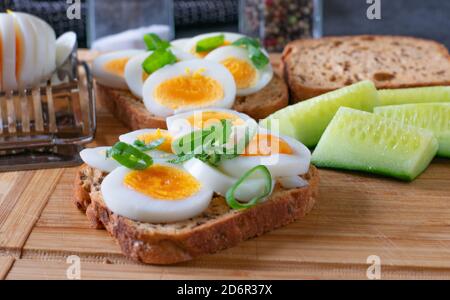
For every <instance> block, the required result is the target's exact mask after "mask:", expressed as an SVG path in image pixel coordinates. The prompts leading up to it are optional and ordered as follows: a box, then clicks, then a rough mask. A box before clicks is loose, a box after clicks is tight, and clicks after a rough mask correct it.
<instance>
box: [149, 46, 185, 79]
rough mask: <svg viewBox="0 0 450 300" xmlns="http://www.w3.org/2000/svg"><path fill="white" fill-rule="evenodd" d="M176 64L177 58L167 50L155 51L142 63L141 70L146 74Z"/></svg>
mask: <svg viewBox="0 0 450 300" xmlns="http://www.w3.org/2000/svg"><path fill="white" fill-rule="evenodd" d="M176 62H177V58H176V57H175V55H174V54H173V53H172V51H170V50H169V49H163V48H160V49H156V50H155V51H153V53H152V54H150V56H149V57H147V58H146V59H145V60H144V62H143V63H142V68H143V69H144V71H145V72H146V73H147V74H152V73H153V72H155V71H157V70H159V69H161V68H162V67H164V66H166V65H171V64H174V63H176Z"/></svg>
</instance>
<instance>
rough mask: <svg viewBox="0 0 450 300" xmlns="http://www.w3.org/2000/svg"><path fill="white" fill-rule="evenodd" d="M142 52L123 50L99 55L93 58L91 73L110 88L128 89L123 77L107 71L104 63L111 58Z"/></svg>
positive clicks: (131, 55)
mask: <svg viewBox="0 0 450 300" xmlns="http://www.w3.org/2000/svg"><path fill="white" fill-rule="evenodd" d="M142 53H144V51H142V50H124V51H115V52H110V53H107V54H103V55H100V56H99V57H97V58H96V59H95V60H94V62H93V64H92V74H93V75H94V78H95V79H96V80H97V82H99V83H100V84H103V85H105V86H108V87H112V88H118V89H128V85H127V83H126V82H125V78H124V77H122V76H119V75H116V74H113V73H110V72H108V71H107V70H105V68H104V65H105V64H106V63H107V62H108V61H111V60H115V59H120V58H131V57H134V56H136V55H139V54H142ZM124 75H125V74H124Z"/></svg>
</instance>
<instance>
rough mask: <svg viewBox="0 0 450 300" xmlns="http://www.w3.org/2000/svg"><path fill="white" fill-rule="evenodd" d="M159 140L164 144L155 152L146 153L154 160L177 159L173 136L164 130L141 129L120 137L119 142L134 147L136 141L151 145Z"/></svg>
mask: <svg viewBox="0 0 450 300" xmlns="http://www.w3.org/2000/svg"><path fill="white" fill-rule="evenodd" d="M159 139H164V142H163V143H162V144H161V145H160V146H159V147H157V148H156V149H154V150H151V151H148V152H146V153H147V154H149V155H150V156H151V157H152V158H153V160H155V161H157V160H170V159H173V158H175V155H174V154H173V152H172V135H171V134H170V133H169V132H168V131H167V130H164V129H139V130H135V131H132V132H129V133H126V134H122V135H121V136H119V141H121V142H124V143H127V144H130V145H133V144H134V142H135V141H136V140H139V141H142V142H144V144H150V143H152V142H154V141H157V140H159Z"/></svg>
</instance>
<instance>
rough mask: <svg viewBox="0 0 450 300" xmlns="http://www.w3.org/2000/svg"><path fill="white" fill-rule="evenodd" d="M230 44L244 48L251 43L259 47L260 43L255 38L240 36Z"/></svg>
mask: <svg viewBox="0 0 450 300" xmlns="http://www.w3.org/2000/svg"><path fill="white" fill-rule="evenodd" d="M232 45H233V46H238V47H244V48H247V47H248V46H249V45H252V46H253V47H256V48H261V44H260V43H259V41H258V40H257V39H252V38H249V37H242V38H240V39H238V40H237V41H235V42H233V43H232Z"/></svg>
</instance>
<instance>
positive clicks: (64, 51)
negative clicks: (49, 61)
mask: <svg viewBox="0 0 450 300" xmlns="http://www.w3.org/2000/svg"><path fill="white" fill-rule="evenodd" d="M76 43H77V34H76V33H75V32H73V31H69V32H66V33H64V34H63V35H61V36H60V37H58V39H57V40H56V59H55V61H56V66H57V67H60V66H62V65H63V64H64V63H65V62H66V60H67V59H68V58H69V56H70V54H71V53H72V51H73V49H74V48H75V45H76Z"/></svg>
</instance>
